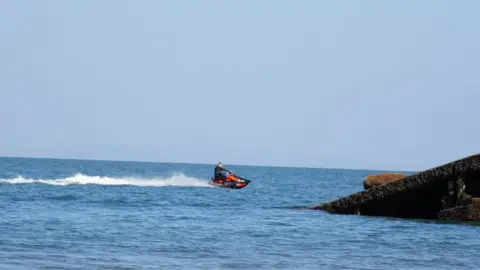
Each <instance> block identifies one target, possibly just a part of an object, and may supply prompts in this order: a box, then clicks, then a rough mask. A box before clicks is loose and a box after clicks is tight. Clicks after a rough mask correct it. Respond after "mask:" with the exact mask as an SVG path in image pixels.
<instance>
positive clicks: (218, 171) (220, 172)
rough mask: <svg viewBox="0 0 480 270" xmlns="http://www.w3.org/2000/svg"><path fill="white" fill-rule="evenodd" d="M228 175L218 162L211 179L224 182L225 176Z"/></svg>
mask: <svg viewBox="0 0 480 270" xmlns="http://www.w3.org/2000/svg"><path fill="white" fill-rule="evenodd" d="M228 175H229V171H228V170H227V169H225V168H223V164H222V162H219V163H218V164H217V166H215V171H214V173H213V179H215V180H222V181H225V180H226V179H227V176H228Z"/></svg>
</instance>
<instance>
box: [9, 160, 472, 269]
mask: <svg viewBox="0 0 480 270" xmlns="http://www.w3.org/2000/svg"><path fill="white" fill-rule="evenodd" d="M225 166H227V167H229V168H231V169H232V170H233V171H234V172H235V173H237V174H238V175H241V176H243V177H245V178H248V179H251V180H252V183H251V184H250V185H249V186H247V187H246V188H244V189H241V190H230V189H222V188H213V187H210V186H208V185H207V183H208V179H209V178H210V176H211V174H212V172H213V165H211V166H209V165H192V164H166V163H137V162H113V161H111V162H110V161H78V160H54V159H18V158H0V268H1V269H12V270H16V269H476V268H478V265H479V264H480V256H479V255H480V237H479V236H478V235H479V232H480V226H479V225H477V224H471V223H470V224H466V223H448V222H435V221H427V220H405V219H393V218H383V217H364V216H346V215H333V214H328V213H325V212H322V211H314V210H309V209H307V207H309V206H312V205H315V204H318V203H320V202H325V201H329V200H332V199H336V198H339V197H342V196H345V195H349V194H351V193H353V192H357V191H359V190H361V189H362V179H363V177H364V176H365V175H366V174H369V173H377V172H374V171H373V172H372V171H359V170H340V169H307V168H276V167H248V166H228V164H225Z"/></svg>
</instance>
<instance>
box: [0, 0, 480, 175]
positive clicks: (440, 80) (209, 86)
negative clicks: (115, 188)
mask: <svg viewBox="0 0 480 270" xmlns="http://www.w3.org/2000/svg"><path fill="white" fill-rule="evenodd" d="M479 8H480V2H478V1H433V0H431V1H427V0H425V1H313V0H312V1H273V0H272V1H209V0H205V1H153V0H152V1H147V0H144V1H106V0H105V1H93V0H89V1H2V2H0V35H1V37H2V39H1V42H0V59H1V61H0V102H1V105H0V123H1V124H2V128H1V132H0V155H2V156H33V157H64V158H94V159H114V160H153V161H171V162H194V163H197V162H199V163H215V162H217V161H223V162H224V163H225V164H254V165H255V164H257V165H288V166H310V167H335V168H373V169H391V170H422V169H426V168H430V167H432V166H436V165H440V164H443V163H445V162H449V161H452V160H455V159H457V158H461V157H464V156H466V155H470V154H473V153H476V152H480V151H479V147H480V142H479V139H478V138H479V135H480V134H479V133H480V125H479V124H478V123H479V121H478V117H479V116H480V106H478V104H479V100H480V87H479V86H480V76H479V74H480V64H479V63H480V57H479V52H478V48H480V42H479V40H480V30H479V27H478V26H479V25H480V19H479V17H478V10H479Z"/></svg>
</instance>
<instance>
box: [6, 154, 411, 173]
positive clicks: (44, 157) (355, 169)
mask: <svg viewBox="0 0 480 270" xmlns="http://www.w3.org/2000/svg"><path fill="white" fill-rule="evenodd" d="M0 158H20V159H53V160H72V161H103V162H130V163H157V164H158V163H163V164H168V163H170V164H175V163H176V164H186V165H216V163H212V164H210V163H203V162H187V161H183V162H173V161H158V160H157V161H155V160H126V159H101V158H73V157H72V158H64V157H47V156H0ZM229 165H232V166H243V167H267V168H292V169H323V170H325V169H327V170H347V171H385V172H409V173H416V172H419V171H418V170H394V169H373V168H341V167H316V166H313V167H312V166H293V165H265V164H264V165H260V164H241V163H230V164H229Z"/></svg>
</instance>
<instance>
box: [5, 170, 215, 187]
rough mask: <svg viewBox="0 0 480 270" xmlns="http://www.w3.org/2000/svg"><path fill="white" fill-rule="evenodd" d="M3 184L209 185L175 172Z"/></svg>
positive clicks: (17, 180) (7, 181)
mask: <svg viewBox="0 0 480 270" xmlns="http://www.w3.org/2000/svg"><path fill="white" fill-rule="evenodd" d="M0 183H5V184H48V185H57V186H68V185H89V184H90V185H110V186H119V185H130V186H146V187H165V186H185V187H209V185H208V181H206V180H202V179H199V178H195V177H189V176H186V175H184V174H182V173H176V174H173V175H172V176H169V177H153V178H140V177H121V178H116V177H106V176H89V175H84V174H75V175H74V176H71V177H67V178H59V179H33V178H24V177H23V176H18V177H15V178H10V179H0Z"/></svg>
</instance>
